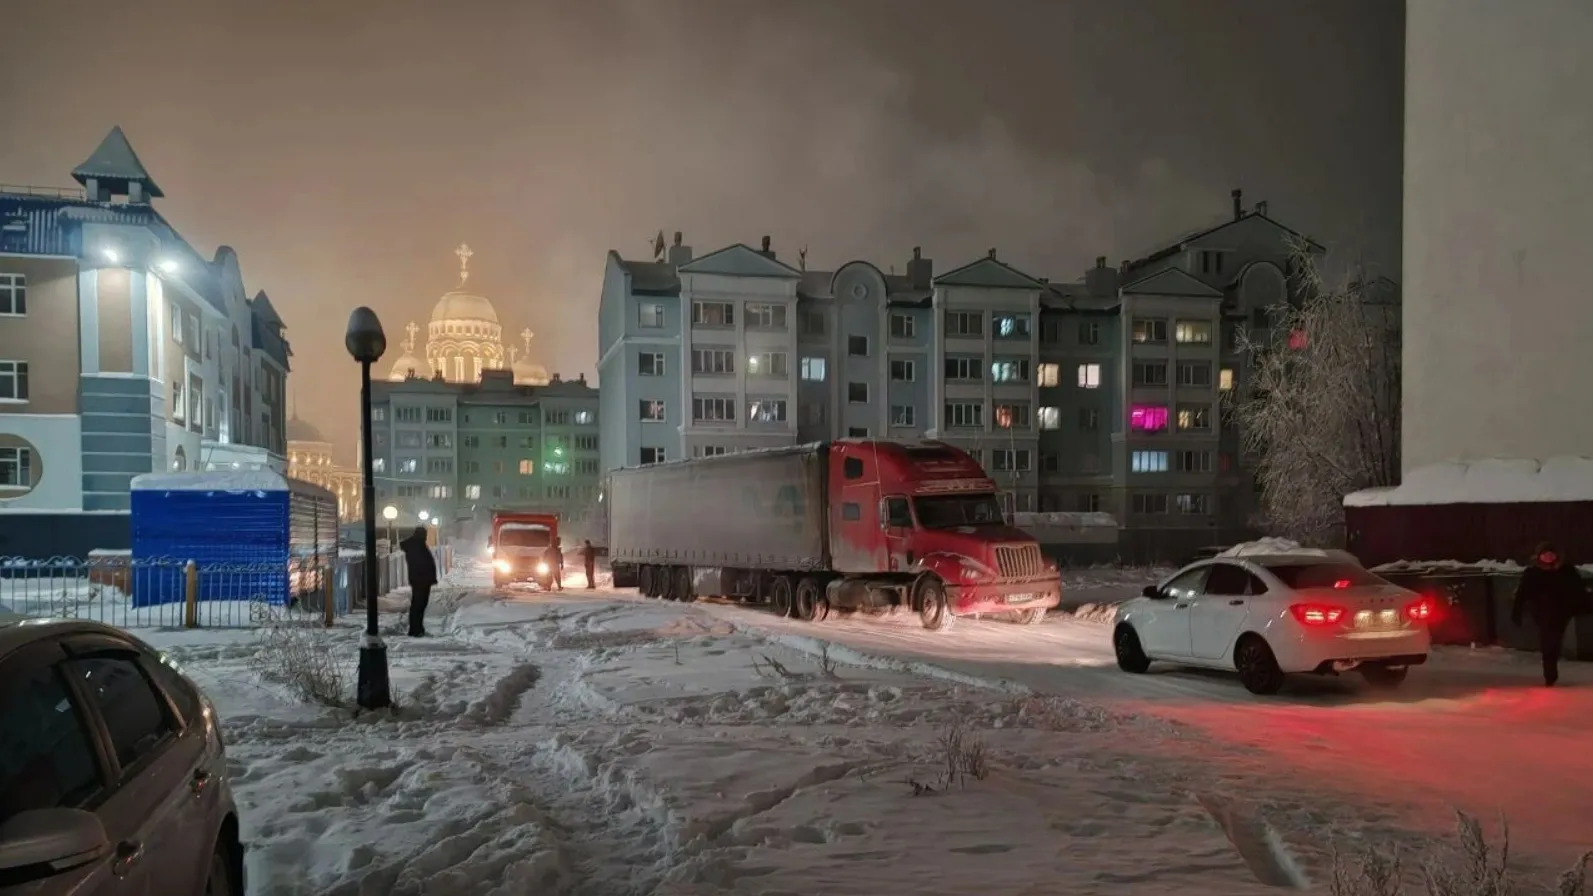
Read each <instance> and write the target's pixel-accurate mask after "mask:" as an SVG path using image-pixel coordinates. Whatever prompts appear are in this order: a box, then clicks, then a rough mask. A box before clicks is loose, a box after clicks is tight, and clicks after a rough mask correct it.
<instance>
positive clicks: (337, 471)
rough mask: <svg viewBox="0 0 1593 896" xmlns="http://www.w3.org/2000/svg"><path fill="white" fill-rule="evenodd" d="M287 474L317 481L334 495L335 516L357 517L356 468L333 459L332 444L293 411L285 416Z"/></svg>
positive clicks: (358, 479) (358, 482) (343, 518)
mask: <svg viewBox="0 0 1593 896" xmlns="http://www.w3.org/2000/svg"><path fill="white" fill-rule="evenodd" d="M287 431H288V476H289V477H290V478H292V479H298V480H300V481H302V482H310V483H314V484H315V485H319V486H321V487H322V488H324V489H326V490H327V491H329V492H331V493H332V494H334V495H336V496H337V518H338V519H339V520H340V521H342V522H345V523H350V522H354V521H355V520H358V519H361V518H362V514H361V507H360V487H361V480H362V477H361V475H360V471H359V469H358V468H357V467H356V468H349V467H345V466H343V465H341V464H339V463H338V462H337V458H336V457H335V456H334V453H333V446H332V443H331V442H330V441H328V440H327V438H326V437H325V436H323V435H321V431H320V430H318V429H316V428H315V427H314V426H311V425H310V423H309V422H308V421H306V420H303V419H300V418H299V416H298V415H297V414H295V415H294V416H293V417H291V418H289V419H288V427H287Z"/></svg>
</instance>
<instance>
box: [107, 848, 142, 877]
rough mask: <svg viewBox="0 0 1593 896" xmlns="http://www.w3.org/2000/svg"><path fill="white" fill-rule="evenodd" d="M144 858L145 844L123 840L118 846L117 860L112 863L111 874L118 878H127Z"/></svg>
mask: <svg viewBox="0 0 1593 896" xmlns="http://www.w3.org/2000/svg"><path fill="white" fill-rule="evenodd" d="M143 857H144V844H142V843H140V842H139V841H137V840H123V841H122V842H120V843H118V844H116V860H115V861H114V862H112V863H111V873H112V874H115V875H116V876H117V877H125V876H126V875H127V872H128V871H129V870H131V869H132V867H133V866H134V865H137V864H138V860H139V859H141V858H143Z"/></svg>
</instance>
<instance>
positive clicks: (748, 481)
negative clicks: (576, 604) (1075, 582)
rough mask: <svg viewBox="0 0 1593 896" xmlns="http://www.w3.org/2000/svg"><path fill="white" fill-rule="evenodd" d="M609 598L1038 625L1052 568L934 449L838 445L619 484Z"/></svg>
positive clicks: (671, 465) (974, 482)
mask: <svg viewBox="0 0 1593 896" xmlns="http://www.w3.org/2000/svg"><path fill="white" fill-rule="evenodd" d="M604 501H605V503H606V504H607V506H606V508H605V511H606V513H607V517H608V546H609V558H610V561H611V562H612V564H613V566H614V574H615V583H616V584H634V585H635V586H636V587H637V588H638V590H640V591H641V593H642V594H644V595H646V596H648V597H660V598H664V599H667V600H680V601H691V600H695V599H696V598H697V597H699V596H717V597H729V598H735V599H740V600H744V601H750V602H756V603H760V604H765V605H767V606H768V607H769V608H770V609H771V610H773V611H774V613H775V614H776V615H779V616H794V617H796V618H799V619H803V620H809V621H820V620H823V619H825V618H826V617H828V616H829V615H830V614H832V613H864V614H869V615H880V614H885V613H891V612H900V611H908V612H914V613H917V614H919V617H920V620H921V621H922V623H923V625H924V627H925V628H928V629H932V630H940V629H946V628H949V627H951V625H952V623H953V622H954V621H955V620H956V619H957V617H959V616H982V615H997V614H1000V615H1012V616H1016V617H1017V618H1018V619H1019V620H1020V621H1022V622H1025V623H1031V624H1032V623H1038V622H1040V621H1041V620H1042V619H1044V618H1045V614H1046V611H1047V610H1048V609H1050V608H1052V607H1055V606H1057V605H1058V604H1059V603H1061V600H1062V583H1061V577H1060V576H1059V574H1058V572H1057V568H1056V565H1055V564H1053V563H1051V562H1050V561H1049V560H1047V559H1046V558H1045V557H1043V556H1042V555H1041V553H1040V546H1039V544H1038V543H1037V542H1036V541H1035V540H1034V538H1032V537H1031V536H1030V535H1029V534H1028V533H1026V532H1024V531H1023V530H1021V529H1017V528H1014V527H1012V526H1010V525H1008V524H1007V523H1006V521H1005V518H1004V516H1003V514H1002V509H1001V502H1000V501H999V500H998V496H997V490H996V484H995V482H994V481H992V480H991V479H990V477H989V476H987V475H986V474H985V471H984V470H983V469H982V468H981V467H980V466H979V464H978V462H977V461H975V460H974V459H973V458H972V457H971V456H969V455H968V454H967V453H966V452H964V451H962V450H960V449H958V448H956V447H954V446H952V445H949V444H946V443H944V442H938V441H922V442H900V441H885V440H876V439H842V440H835V441H829V442H819V443H813V444H808V445H798V446H793V447H783V448H769V449H758V450H752V451H744V452H740V453H735V454H724V455H718V456H714V457H702V458H693V459H689V460H678V461H669V462H665V463H659V464H649V465H645V466H640V467H629V468H624V469H619V470H615V471H613V472H612V473H611V474H610V475H609V477H608V480H607V483H606V485H605V488H604Z"/></svg>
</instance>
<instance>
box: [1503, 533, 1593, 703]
mask: <svg viewBox="0 0 1593 896" xmlns="http://www.w3.org/2000/svg"><path fill="white" fill-rule="evenodd" d="M1587 604H1588V590H1587V585H1586V583H1584V582H1583V581H1582V574H1581V573H1579V572H1577V570H1576V567H1574V566H1572V565H1570V564H1569V563H1566V562H1565V558H1564V557H1562V556H1560V552H1559V551H1557V550H1555V549H1554V545H1552V544H1549V543H1548V542H1544V543H1543V544H1540V545H1538V549H1537V551H1535V552H1534V553H1533V555H1532V565H1531V566H1528V567H1527V568H1526V569H1525V570H1523V571H1522V573H1521V584H1519V585H1517V586H1516V599H1515V605H1514V606H1512V607H1511V609H1510V619H1511V621H1512V622H1514V623H1515V624H1516V625H1518V626H1519V625H1521V622H1522V620H1523V618H1524V617H1528V616H1530V617H1531V618H1532V621H1533V622H1534V623H1536V624H1537V626H1538V639H1539V649H1540V650H1542V652H1543V683H1544V684H1545V685H1547V686H1549V687H1554V683H1555V682H1556V681H1559V680H1560V649H1561V646H1562V645H1563V643H1564V641H1565V629H1566V626H1568V625H1570V623H1571V620H1572V619H1573V618H1574V617H1576V616H1577V615H1578V614H1580V613H1583V612H1586V609H1587Z"/></svg>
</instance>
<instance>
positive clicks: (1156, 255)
mask: <svg viewBox="0 0 1593 896" xmlns="http://www.w3.org/2000/svg"><path fill="white" fill-rule="evenodd" d="M1252 218H1259V219H1261V220H1262V221H1264V222H1266V223H1268V224H1271V225H1272V226H1273V227H1276V228H1277V229H1278V230H1281V231H1283V232H1284V233H1285V234H1287V235H1288V236H1289V237H1291V238H1293V239H1298V240H1303V241H1305V243H1306V244H1307V245H1309V246H1310V247H1311V248H1313V249H1316V250H1317V251H1319V252H1324V251H1327V250H1326V247H1325V246H1323V245H1322V244H1321V243H1318V242H1317V241H1316V240H1313V239H1311V238H1310V237H1308V236H1306V235H1305V234H1303V233H1301V232H1299V231H1298V230H1295V229H1294V228H1292V227H1289V226H1287V225H1284V224H1281V223H1279V222H1278V221H1277V219H1275V218H1273V217H1271V216H1270V215H1267V214H1264V213H1262V212H1257V211H1249V212H1245V213H1244V214H1243V215H1240V216H1239V217H1238V218H1233V217H1228V218H1225V219H1223V220H1222V221H1221V222H1219V223H1217V224H1214V225H1211V226H1208V227H1204V228H1201V229H1200V230H1196V231H1193V232H1191V233H1187V234H1185V235H1183V236H1181V237H1179V238H1178V239H1176V240H1174V241H1173V242H1172V243H1170V244H1168V245H1166V246H1163V247H1162V248H1160V249H1157V250H1156V251H1154V252H1151V253H1150V254H1149V255H1146V256H1144V257H1143V258H1137V259H1135V260H1133V261H1130V262H1129V263H1128V266H1127V267H1126V268H1124V271H1125V272H1128V271H1133V270H1137V269H1139V268H1142V267H1144V266H1145V265H1148V264H1151V263H1152V262H1157V261H1161V260H1162V259H1164V258H1167V257H1168V256H1170V255H1176V254H1178V253H1179V252H1182V251H1184V247H1185V246H1187V245H1188V244H1190V243H1192V242H1194V241H1196V240H1202V239H1205V238H1206V237H1208V236H1211V235H1212V234H1215V233H1218V232H1220V231H1223V230H1227V229H1228V228H1229V227H1232V226H1233V225H1235V224H1238V223H1240V222H1242V221H1249V220H1251V219H1252Z"/></svg>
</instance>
